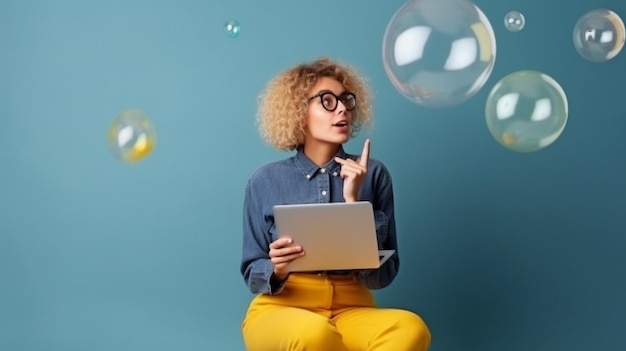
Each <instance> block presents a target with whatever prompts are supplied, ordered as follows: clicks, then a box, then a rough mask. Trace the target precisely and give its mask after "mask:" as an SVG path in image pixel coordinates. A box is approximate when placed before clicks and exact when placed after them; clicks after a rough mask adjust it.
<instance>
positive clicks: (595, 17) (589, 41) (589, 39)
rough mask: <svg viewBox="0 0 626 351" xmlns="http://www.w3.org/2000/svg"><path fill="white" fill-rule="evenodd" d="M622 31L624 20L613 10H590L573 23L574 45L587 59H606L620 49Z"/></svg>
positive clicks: (613, 55) (610, 57) (597, 60)
mask: <svg viewBox="0 0 626 351" xmlns="http://www.w3.org/2000/svg"><path fill="white" fill-rule="evenodd" d="M624 33H625V30H624V22H623V21H622V19H621V18H620V17H619V16H618V15H617V14H616V13H615V12H613V11H611V10H606V9H596V10H592V11H589V12H587V13H585V14H584V15H583V16H581V17H580V18H579V19H578V21H577V22H576V24H575V25H574V47H575V48H576V51H578V53H579V54H580V56H582V57H583V58H584V59H586V60H588V61H591V62H604V61H608V60H610V59H612V58H613V57H615V56H617V54H619V52H620V51H622V48H623V47H624V37H625V35H624Z"/></svg>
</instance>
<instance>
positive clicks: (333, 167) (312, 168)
mask: <svg viewBox="0 0 626 351" xmlns="http://www.w3.org/2000/svg"><path fill="white" fill-rule="evenodd" d="M335 156H338V157H341V158H347V157H348V154H346V152H345V151H344V150H343V146H342V145H339V150H337V153H336V154H335ZM293 160H294V163H295V164H296V167H298V169H299V170H300V171H301V172H302V175H303V176H304V177H305V178H307V179H312V178H314V177H315V175H316V174H317V173H318V172H319V171H320V170H321V169H322V168H324V169H325V172H329V173H330V174H331V175H334V176H338V175H339V170H340V168H341V167H340V165H339V164H338V163H337V162H335V160H334V158H333V159H332V160H330V161H329V162H328V163H327V164H325V165H324V166H322V167H318V166H317V165H316V164H315V163H313V162H312V161H311V160H310V159H309V158H308V157H307V156H306V155H305V154H304V148H303V147H302V146H300V147H299V148H298V149H297V153H296V155H295V156H294V157H293Z"/></svg>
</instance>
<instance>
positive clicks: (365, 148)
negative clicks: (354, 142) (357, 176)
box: [359, 139, 370, 168]
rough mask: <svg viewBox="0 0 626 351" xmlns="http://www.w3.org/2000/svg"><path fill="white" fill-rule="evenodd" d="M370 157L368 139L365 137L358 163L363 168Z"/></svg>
mask: <svg viewBox="0 0 626 351" xmlns="http://www.w3.org/2000/svg"><path fill="white" fill-rule="evenodd" d="M369 159H370V140H369V139H365V143H363V152H362V153H361V157H360V158H359V164H360V165H361V166H363V167H365V168H367V161H369Z"/></svg>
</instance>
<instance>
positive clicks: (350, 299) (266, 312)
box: [242, 273, 430, 351]
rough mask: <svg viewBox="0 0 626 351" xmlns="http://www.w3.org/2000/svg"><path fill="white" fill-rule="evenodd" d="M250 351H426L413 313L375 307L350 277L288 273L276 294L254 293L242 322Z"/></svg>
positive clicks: (426, 338)
mask: <svg viewBox="0 0 626 351" xmlns="http://www.w3.org/2000/svg"><path fill="white" fill-rule="evenodd" d="M242 331H243V337H244V342H245V344H246V348H247V350H248V351H296V350H298V351H300V350H301V351H304V350H306V351H357V350H359V351H366V350H367V351H373V350H376V351H425V350H427V349H428V347H429V346H430V332H429V330H428V327H427V326H426V324H425V323H424V321H423V320H422V319H421V318H420V317H419V316H418V315H416V314H415V313H413V312H409V311H406V310H401V309H389V308H377V307H376V304H375V302H374V297H373V296H372V293H371V292H370V291H369V290H368V289H367V288H366V287H365V286H363V284H361V282H359V281H358V279H357V278H356V277H354V276H332V275H330V276H324V275H315V274H306V273H297V274H296V273H292V274H291V275H290V276H289V278H288V280H287V282H286V283H285V287H284V289H283V291H282V292H281V293H280V294H277V295H258V296H256V297H255V298H254V299H253V300H252V303H251V304H250V307H249V308H248V312H247V314H246V317H245V319H244V321H243V323H242Z"/></svg>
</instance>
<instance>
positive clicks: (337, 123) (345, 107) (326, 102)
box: [304, 77, 356, 147]
mask: <svg viewBox="0 0 626 351" xmlns="http://www.w3.org/2000/svg"><path fill="white" fill-rule="evenodd" d="M308 97H309V98H310V99H309V106H308V108H307V114H306V117H305V120H304V128H305V136H304V145H305V147H306V146H315V145H322V144H332V145H340V144H343V143H345V142H347V141H348V140H349V139H350V130H351V129H352V128H351V123H352V112H353V111H351V110H354V108H355V107H356V100H355V97H354V95H351V94H350V92H348V91H346V90H345V89H344V87H343V85H342V84H341V83H339V82H338V81H337V80H335V79H334V78H330V77H322V78H320V79H319V80H318V81H317V84H315V85H314V86H313V87H312V88H311V90H310V91H309V95H308ZM349 110H350V111H349Z"/></svg>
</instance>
